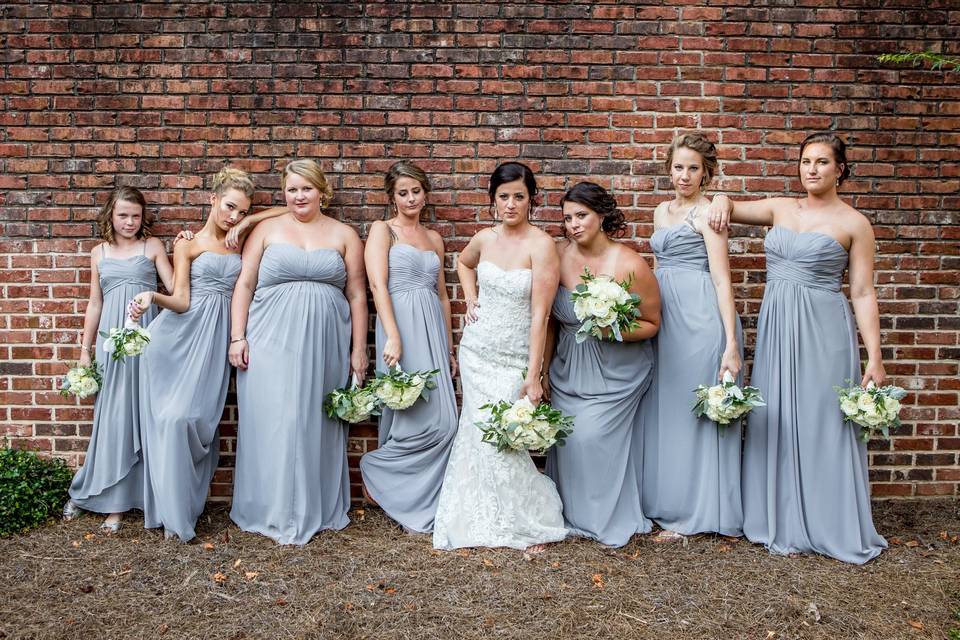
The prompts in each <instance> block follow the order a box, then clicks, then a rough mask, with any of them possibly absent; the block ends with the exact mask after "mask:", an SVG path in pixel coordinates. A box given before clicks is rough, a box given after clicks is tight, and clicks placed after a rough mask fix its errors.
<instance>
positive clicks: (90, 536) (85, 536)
mask: <svg viewBox="0 0 960 640" xmlns="http://www.w3.org/2000/svg"><path fill="white" fill-rule="evenodd" d="M96 537H97V536H96V534H93V533H85V534H83V539H84V540H93V539H94V538H96Z"/></svg>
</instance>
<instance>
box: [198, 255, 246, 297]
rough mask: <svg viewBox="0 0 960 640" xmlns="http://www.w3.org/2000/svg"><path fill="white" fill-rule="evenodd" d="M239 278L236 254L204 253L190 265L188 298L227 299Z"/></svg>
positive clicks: (237, 256)
mask: <svg viewBox="0 0 960 640" xmlns="http://www.w3.org/2000/svg"><path fill="white" fill-rule="evenodd" d="M239 276H240V256H239V255H238V254H236V253H223V254H221V253H214V252H213V251H204V252H203V253H201V254H200V255H199V256H197V257H196V258H194V260H193V264H191V265H190V296H191V297H200V296H211V295H220V296H224V297H227V298H229V297H230V296H231V295H232V294H233V287H234V285H235V284H236V283H237V278H238V277H239Z"/></svg>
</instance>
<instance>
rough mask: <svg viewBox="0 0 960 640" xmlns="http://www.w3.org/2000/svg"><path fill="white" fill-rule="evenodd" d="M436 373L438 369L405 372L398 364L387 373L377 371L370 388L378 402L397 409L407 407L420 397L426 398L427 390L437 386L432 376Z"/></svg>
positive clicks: (438, 371)
mask: <svg viewBox="0 0 960 640" xmlns="http://www.w3.org/2000/svg"><path fill="white" fill-rule="evenodd" d="M438 373H440V370H439V369H433V370H431V371H411V372H406V371H404V370H403V369H401V368H400V365H399V364H398V365H396V366H395V367H394V368H393V369H391V370H390V371H389V372H387V373H378V374H377V377H376V378H374V380H373V382H371V383H370V389H371V390H372V391H373V393H374V394H375V395H376V396H377V399H378V400H379V401H380V402H382V403H383V404H384V405H386V406H387V407H389V408H391V409H393V410H395V411H399V410H402V409H407V408H409V407H410V406H412V405H413V403H414V402H416V401H417V400H418V399H419V398H420V397H423V399H424V400H427V399H428V395H427V391H428V390H432V389H436V388H437V383H436V382H435V381H434V379H433V378H434V376H436V375H437V374H438Z"/></svg>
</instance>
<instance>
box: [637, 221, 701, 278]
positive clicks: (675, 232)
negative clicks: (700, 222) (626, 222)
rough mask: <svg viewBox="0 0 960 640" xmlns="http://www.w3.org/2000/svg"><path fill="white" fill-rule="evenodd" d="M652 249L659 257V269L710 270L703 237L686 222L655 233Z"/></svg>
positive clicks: (651, 239)
mask: <svg viewBox="0 0 960 640" xmlns="http://www.w3.org/2000/svg"><path fill="white" fill-rule="evenodd" d="M650 248H651V249H653V255H655V256H656V257H657V269H691V270H694V271H709V270H710V266H709V262H708V261H707V246H706V245H705V244H704V242H703V236H701V235H700V234H699V233H697V232H696V231H695V230H694V229H693V227H691V226H690V225H689V224H687V223H685V222H684V223H682V224H677V225H674V226H672V227H664V228H662V229H657V230H656V231H654V232H653V235H652V236H651V237H650Z"/></svg>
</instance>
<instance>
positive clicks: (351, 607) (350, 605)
mask: <svg viewBox="0 0 960 640" xmlns="http://www.w3.org/2000/svg"><path fill="white" fill-rule="evenodd" d="M343 608H344V609H346V610H347V611H353V603H352V602H347V603H345V604H344V605H343Z"/></svg>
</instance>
